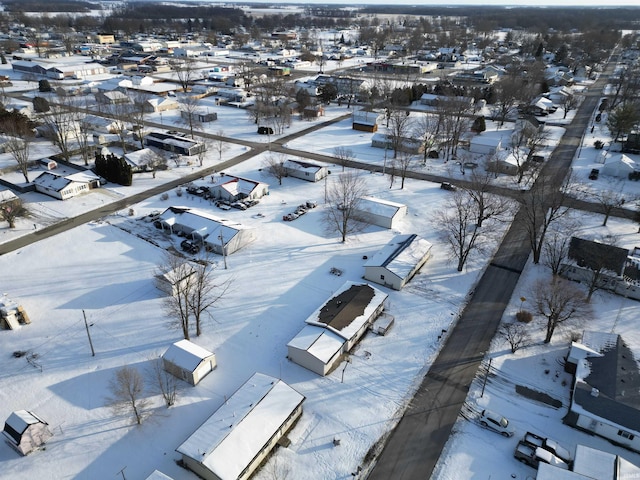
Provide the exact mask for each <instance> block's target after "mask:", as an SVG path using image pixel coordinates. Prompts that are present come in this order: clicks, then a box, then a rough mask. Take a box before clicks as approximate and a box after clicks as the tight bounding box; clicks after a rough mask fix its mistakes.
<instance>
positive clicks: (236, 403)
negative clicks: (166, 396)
mask: <svg viewBox="0 0 640 480" xmlns="http://www.w3.org/2000/svg"><path fill="white" fill-rule="evenodd" d="M302 402H304V395H302V394H300V393H298V392H297V391H295V390H294V389H293V388H291V387H290V386H289V385H287V384H286V383H284V382H283V381H282V380H278V379H277V378H274V377H270V376H268V375H265V374H263V373H255V374H254V375H253V376H252V377H251V378H250V379H249V380H247V382H246V383H245V384H244V385H242V386H241V387H240V388H239V389H238V390H237V391H236V392H235V393H234V394H233V395H232V396H231V397H229V399H228V400H227V401H226V402H224V404H223V405H222V406H221V407H220V408H219V409H218V410H216V411H215V412H214V414H213V415H211V416H210V417H209V418H208V419H207V420H206V421H205V422H204V423H203V424H202V425H201V426H200V428H198V430H196V431H195V432H194V433H193V434H192V435H191V436H190V437H189V438H187V440H185V442H184V443H183V444H182V445H180V446H179V447H178V448H177V450H176V451H177V452H178V453H180V454H181V455H182V463H183V464H184V466H185V467H187V468H188V469H189V470H191V471H192V472H194V473H195V474H196V475H199V476H200V477H201V478H204V479H205V480H245V479H247V478H249V477H250V476H251V475H252V474H253V473H254V471H255V470H256V469H257V468H258V467H259V466H260V464H261V463H262V462H263V461H264V459H265V458H267V456H268V455H269V453H270V452H271V450H272V449H273V448H274V447H275V446H276V444H277V443H278V442H279V441H281V439H282V438H283V437H285V435H286V434H287V433H288V432H289V430H290V429H291V428H292V427H293V425H294V424H295V423H296V420H297V419H298V417H300V415H302Z"/></svg>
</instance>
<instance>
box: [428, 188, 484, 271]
mask: <svg viewBox="0 0 640 480" xmlns="http://www.w3.org/2000/svg"><path fill="white" fill-rule="evenodd" d="M477 208H478V207H477V204H476V202H475V201H474V200H473V199H472V198H471V196H470V195H469V194H468V193H467V192H465V191H463V190H456V191H455V192H452V194H451V196H450V197H449V201H448V202H447V204H446V207H445V208H444V209H443V210H440V211H439V212H437V213H436V215H435V222H436V224H437V225H438V228H439V229H440V230H441V232H442V235H443V237H444V240H445V241H446V242H447V244H448V246H449V250H450V252H451V256H452V257H453V258H455V259H457V261H458V266H457V270H458V271H459V272H461V271H462V269H463V268H464V266H465V264H466V263H467V260H468V259H469V255H470V254H471V253H472V252H473V251H475V250H478V249H482V239H483V237H482V233H481V230H480V229H479V228H478V225H477V222H476V220H477V218H478V213H477Z"/></svg>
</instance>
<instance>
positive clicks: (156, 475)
mask: <svg viewBox="0 0 640 480" xmlns="http://www.w3.org/2000/svg"><path fill="white" fill-rule="evenodd" d="M144 480H173V478H171V477H170V476H169V475H165V474H164V473H162V472H161V471H159V470H154V471H153V472H151V475H149V476H148V477H147V478H145V479H144Z"/></svg>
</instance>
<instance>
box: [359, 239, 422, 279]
mask: <svg viewBox="0 0 640 480" xmlns="http://www.w3.org/2000/svg"><path fill="white" fill-rule="evenodd" d="M431 247H432V245H431V243H429V242H428V241H426V240H425V239H423V238H421V237H419V236H418V235H415V234H410V235H397V236H396V237H395V238H394V239H393V240H392V241H391V242H389V243H388V244H387V245H386V246H384V247H383V248H382V250H380V251H379V252H378V253H376V254H375V255H374V256H373V257H372V258H371V259H369V260H368V261H367V263H365V265H364V272H365V273H364V278H365V279H366V280H370V281H372V282H375V283H378V284H380V285H384V286H385V287H390V288H393V289H394V290H401V289H402V287H404V286H405V285H406V284H407V283H408V282H409V280H411V278H413V276H414V275H415V274H416V273H417V272H418V271H419V270H420V268H422V266H423V265H424V264H425V263H426V262H427V260H428V259H429V257H430V255H431Z"/></svg>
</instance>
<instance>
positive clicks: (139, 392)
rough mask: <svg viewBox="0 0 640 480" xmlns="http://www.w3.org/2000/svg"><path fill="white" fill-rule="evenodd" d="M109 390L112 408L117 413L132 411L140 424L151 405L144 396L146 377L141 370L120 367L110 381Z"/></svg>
mask: <svg viewBox="0 0 640 480" xmlns="http://www.w3.org/2000/svg"><path fill="white" fill-rule="evenodd" d="M109 391H110V392H111V397H109V398H108V399H107V401H108V402H109V405H110V406H111V408H113V410H114V411H115V412H117V413H121V412H128V413H130V414H131V415H132V416H133V418H134V419H135V421H136V423H137V424H138V425H140V424H141V423H142V420H143V419H144V415H145V410H146V409H147V407H149V401H148V400H147V399H146V398H144V393H145V386H144V378H143V376H142V375H141V374H140V372H139V371H138V370H137V369H135V368H133V367H129V366H124V367H122V368H119V369H118V370H116V372H115V374H114V376H113V378H112V379H111V380H110V381H109Z"/></svg>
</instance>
